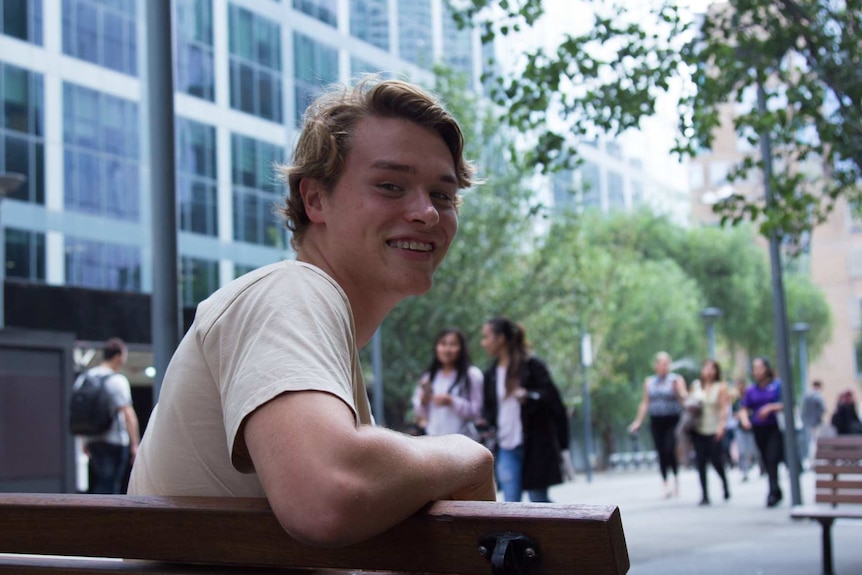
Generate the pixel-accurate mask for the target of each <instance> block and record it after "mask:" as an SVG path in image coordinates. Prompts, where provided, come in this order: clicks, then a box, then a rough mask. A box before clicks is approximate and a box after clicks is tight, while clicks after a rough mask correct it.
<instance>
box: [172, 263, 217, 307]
mask: <svg viewBox="0 0 862 575" xmlns="http://www.w3.org/2000/svg"><path fill="white" fill-rule="evenodd" d="M180 282H181V288H180V290H181V291H180V293H181V294H182V306H183V307H193V306H196V305H197V304H199V303H200V302H202V301H203V300H205V299H206V298H208V297H209V296H210V294H211V293H213V292H214V291H215V290H217V289H218V287H219V280H218V262H216V261H212V260H204V259H198V258H190V257H187V256H183V257H182V259H181V261H180Z"/></svg>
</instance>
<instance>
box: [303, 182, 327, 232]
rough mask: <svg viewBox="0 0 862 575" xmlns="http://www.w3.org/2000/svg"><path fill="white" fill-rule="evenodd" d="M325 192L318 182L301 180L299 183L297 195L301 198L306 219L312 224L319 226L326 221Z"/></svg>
mask: <svg viewBox="0 0 862 575" xmlns="http://www.w3.org/2000/svg"><path fill="white" fill-rule="evenodd" d="M325 194H326V190H325V189H324V188H323V184H321V183H320V182H319V181H318V180H314V179H312V178H303V179H302V180H301V181H300V182H299V195H300V196H301V197H302V203H303V204H304V205H305V213H306V214H307V215H308V219H309V220H310V221H311V222H312V223H314V224H321V223H324V222H325V221H326V217H325V216H324V206H323V204H324V200H325V198H324V195H325Z"/></svg>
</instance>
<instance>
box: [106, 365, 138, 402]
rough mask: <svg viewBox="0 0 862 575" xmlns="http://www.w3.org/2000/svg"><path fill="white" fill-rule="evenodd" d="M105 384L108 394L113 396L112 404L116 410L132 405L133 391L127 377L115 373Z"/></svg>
mask: <svg viewBox="0 0 862 575" xmlns="http://www.w3.org/2000/svg"><path fill="white" fill-rule="evenodd" d="M105 384H106V386H107V388H108V393H110V394H111V403H113V404H114V407H115V408H116V409H122V408H123V407H126V406H127V405H132V389H131V386H130V385H129V380H128V379H126V376H125V375H122V374H119V373H115V374H113V375H112V376H110V377H109V378H108V379H107V380H106V381H105Z"/></svg>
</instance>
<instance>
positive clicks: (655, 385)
mask: <svg viewBox="0 0 862 575" xmlns="http://www.w3.org/2000/svg"><path fill="white" fill-rule="evenodd" d="M670 362H671V357H670V354H669V353H667V352H664V351H660V352H658V353H657V354H656V355H655V361H654V362H653V369H654V370H655V375H652V376H650V377H647V378H646V379H644V383H643V393H642V395H641V401H640V404H638V412H637V416H636V417H635V420H634V421H633V422H632V424H631V425H629V433H637V431H638V430H639V429H640V427H641V424H642V423H643V420H644V418H645V417H646V416H647V414H649V417H650V433H651V434H652V440H653V445H654V446H655V449H656V452H657V453H658V463H659V473H661V479H662V494H663V496H664V497H665V499H667V498H670V497H673V496H674V495H679V463H678V460H677V454H676V448H677V445H676V443H677V440H676V431H677V426H678V425H679V420H680V416H681V414H682V409H683V407H682V404H683V402H684V401H685V399H686V397H687V396H688V390H687V389H686V386H685V380H684V379H683V378H682V376H681V375H679V374H676V373H673V372H671V371H670ZM671 473H672V474H673V487H671V485H670V483H669V482H668V475H669V474H671Z"/></svg>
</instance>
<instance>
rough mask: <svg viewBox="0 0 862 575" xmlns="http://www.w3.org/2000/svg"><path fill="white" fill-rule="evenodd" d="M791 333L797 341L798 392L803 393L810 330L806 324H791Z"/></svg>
mask: <svg viewBox="0 0 862 575" xmlns="http://www.w3.org/2000/svg"><path fill="white" fill-rule="evenodd" d="M792 329H793V331H794V332H795V333H796V334H797V337H798V338H799V340H798V341H797V344H798V346H799V391H800V393H804V392H805V389H806V388H807V387H808V330H809V329H810V327H809V325H808V324H807V323H795V324H793V328H792Z"/></svg>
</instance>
